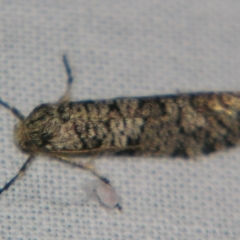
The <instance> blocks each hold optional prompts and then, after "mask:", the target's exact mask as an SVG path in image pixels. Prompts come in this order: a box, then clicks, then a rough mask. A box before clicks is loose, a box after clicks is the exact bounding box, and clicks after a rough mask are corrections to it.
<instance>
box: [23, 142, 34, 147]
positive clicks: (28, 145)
mask: <svg viewBox="0 0 240 240" xmlns="http://www.w3.org/2000/svg"><path fill="white" fill-rule="evenodd" d="M24 145H25V146H26V147H32V145H33V144H32V142H31V141H25V142H24Z"/></svg>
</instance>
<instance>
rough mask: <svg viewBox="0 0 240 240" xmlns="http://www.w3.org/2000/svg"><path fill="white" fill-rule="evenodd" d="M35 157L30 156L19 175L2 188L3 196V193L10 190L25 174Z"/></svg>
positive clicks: (0, 189) (0, 192)
mask: <svg viewBox="0 0 240 240" xmlns="http://www.w3.org/2000/svg"><path fill="white" fill-rule="evenodd" d="M33 157H34V155H33V154H32V155H30V156H29V157H28V159H27V160H26V161H25V163H24V164H23V165H22V167H21V168H20V170H19V171H18V173H17V174H16V175H15V176H14V177H13V178H12V179H11V180H10V181H9V182H7V183H6V184H5V185H4V187H3V188H0V194H2V192H4V191H6V190H8V188H9V187H10V186H11V185H12V184H13V183H14V182H15V181H16V180H17V179H18V178H19V177H21V176H23V175H24V173H25V172H26V170H27V168H28V166H29V164H30V163H31V161H32V159H33Z"/></svg>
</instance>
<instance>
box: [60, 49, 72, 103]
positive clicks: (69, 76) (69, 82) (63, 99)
mask: <svg viewBox="0 0 240 240" xmlns="http://www.w3.org/2000/svg"><path fill="white" fill-rule="evenodd" d="M63 64H64V67H65V70H66V73H67V87H66V91H65V94H64V95H63V96H62V97H61V98H60V99H59V101H58V103H63V102H69V99H70V90H71V86H72V82H73V76H72V70H71V68H70V65H69V62H68V59H67V55H66V54H64V55H63Z"/></svg>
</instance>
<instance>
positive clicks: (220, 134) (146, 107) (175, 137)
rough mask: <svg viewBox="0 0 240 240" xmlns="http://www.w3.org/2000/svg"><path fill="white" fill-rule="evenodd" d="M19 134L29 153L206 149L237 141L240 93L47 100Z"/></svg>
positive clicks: (188, 154) (187, 152) (169, 152)
mask: <svg viewBox="0 0 240 240" xmlns="http://www.w3.org/2000/svg"><path fill="white" fill-rule="evenodd" d="M23 135H24V136H23ZM15 136H16V139H17V142H18V144H19V146H20V147H21V148H22V149H23V150H25V151H30V152H32V151H33V150H34V149H38V151H42V152H54V153H59V154H61V153H62V154H96V153H97V152H100V153H111V154H117V155H121V154H128V155H148V156H162V155H167V156H183V157H191V156H196V155H199V154H208V153H210V152H213V151H216V150H219V149H223V148H226V147H231V146H235V145H237V144H239V140H240V93H224V92H223V93H195V94H181V95H169V96H155V97H143V98H119V99H113V100H99V101H83V102H65V103H61V104H59V105H57V104H55V105H53V104H44V105H40V106H39V107H37V108H35V109H34V110H33V112H32V113H31V114H30V115H29V116H28V117H27V118H26V119H25V120H24V121H22V122H20V124H19V125H18V127H17V128H16V134H15Z"/></svg>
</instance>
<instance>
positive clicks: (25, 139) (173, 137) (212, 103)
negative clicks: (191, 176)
mask: <svg viewBox="0 0 240 240" xmlns="http://www.w3.org/2000/svg"><path fill="white" fill-rule="evenodd" d="M63 61H64V64H65V67H66V71H67V74H68V87H67V91H66V94H65V95H64V97H63V98H62V99H60V101H59V102H58V103H56V104H42V105H40V106H38V107H36V108H35V109H34V110H33V111H32V112H31V113H30V115H29V116H28V117H27V118H25V117H24V116H23V115H22V114H21V113H20V112H19V111H18V110H17V109H15V108H12V107H10V106H9V105H8V104H7V103H5V102H3V101H2V100H0V104H1V105H2V106H4V107H5V108H7V109H9V110H10V111H12V113H13V114H14V115H15V116H16V117H18V118H19V119H20V122H19V123H18V124H17V126H16V127H15V132H14V135H15V141H16V143H17V145H18V146H19V147H20V149H22V150H23V151H25V152H28V153H30V157H29V158H28V159H27V160H26V162H25V163H24V165H23V166H22V168H21V169H20V171H19V172H18V174H17V175H16V176H15V177H14V178H13V179H11V180H10V181H9V182H8V183H7V184H6V185H5V186H4V187H3V188H2V189H0V194H1V193H2V192H3V191H4V190H7V189H8V188H9V186H11V184H12V183H13V182H14V181H15V180H16V179H17V178H18V177H19V176H21V175H22V174H23V173H24V172H25V170H26V169H27V166H28V164H29V163H30V162H31V160H32V159H33V157H34V156H35V155H37V154H41V153H42V154H48V155H51V156H53V157H55V158H58V159H60V160H61V161H64V162H67V163H70V164H72V165H74V166H77V167H80V168H83V169H86V170H90V171H91V172H92V173H93V174H95V175H96V176H97V177H99V178H100V179H101V180H102V181H103V182H104V183H105V184H109V185H110V183H109V181H108V180H107V179H106V178H104V177H102V176H101V175H99V174H98V173H97V172H96V171H95V170H94V169H93V168H92V167H89V166H88V165H84V164H79V163H75V162H74V161H72V160H71V156H73V155H92V156H97V155H99V154H112V155H137V156H143V155H145V156H171V157H174V156H182V157H192V156H196V155H199V154H208V153H211V152H213V151H216V150H220V149H223V148H226V147H232V146H235V145H237V144H239V143H240V93H233V92H220V93H190V94H179V95H166V96H153V97H139V98H117V99H112V100H98V101H81V102H69V100H68V96H69V90H70V86H71V83H72V80H73V78H72V76H71V70H70V67H69V65H68V62H67V58H66V56H63Z"/></svg>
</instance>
